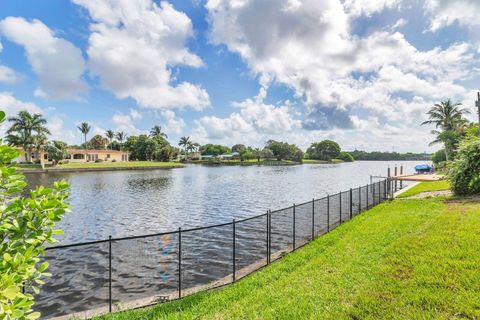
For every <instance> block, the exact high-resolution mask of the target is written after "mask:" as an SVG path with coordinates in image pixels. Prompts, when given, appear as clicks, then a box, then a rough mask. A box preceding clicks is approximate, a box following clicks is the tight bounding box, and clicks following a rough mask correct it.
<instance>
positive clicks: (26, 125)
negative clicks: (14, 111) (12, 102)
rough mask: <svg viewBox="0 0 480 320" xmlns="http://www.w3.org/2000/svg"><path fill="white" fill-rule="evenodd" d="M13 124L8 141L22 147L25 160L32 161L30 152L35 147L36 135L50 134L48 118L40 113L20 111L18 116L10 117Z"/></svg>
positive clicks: (8, 132) (8, 134) (8, 131)
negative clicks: (47, 125)
mask: <svg viewBox="0 0 480 320" xmlns="http://www.w3.org/2000/svg"><path fill="white" fill-rule="evenodd" d="M8 121H10V122H11V123H12V126H11V127H10V128H9V129H8V130H7V137H6V138H7V141H8V142H9V143H10V144H11V145H14V146H17V147H22V148H23V150H24V151H25V152H26V153H25V160H26V161H27V162H30V154H31V152H32V150H33V148H34V147H35V141H34V136H35V134H36V135H43V136H46V135H48V134H50V131H49V130H48V129H47V127H46V124H47V120H45V118H43V116H42V115H41V114H39V113H35V114H31V113H29V112H28V111H20V112H19V113H18V116H16V117H11V118H9V119H8Z"/></svg>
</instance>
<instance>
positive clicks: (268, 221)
mask: <svg viewBox="0 0 480 320" xmlns="http://www.w3.org/2000/svg"><path fill="white" fill-rule="evenodd" d="M266 258H267V264H269V263H270V261H269V260H270V211H269V210H267V256H266Z"/></svg>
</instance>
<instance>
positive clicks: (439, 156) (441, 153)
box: [432, 149, 447, 164]
mask: <svg viewBox="0 0 480 320" xmlns="http://www.w3.org/2000/svg"><path fill="white" fill-rule="evenodd" d="M432 161H433V163H434V164H438V163H440V162H444V161H447V156H446V155H445V149H440V150H438V151H437V152H435V153H434V154H433V155H432Z"/></svg>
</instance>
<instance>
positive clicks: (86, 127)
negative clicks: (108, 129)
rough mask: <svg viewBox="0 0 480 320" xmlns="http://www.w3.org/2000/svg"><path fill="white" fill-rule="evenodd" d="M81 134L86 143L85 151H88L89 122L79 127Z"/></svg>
mask: <svg viewBox="0 0 480 320" xmlns="http://www.w3.org/2000/svg"><path fill="white" fill-rule="evenodd" d="M77 128H78V130H80V132H81V133H83V138H84V142H85V150H86V149H87V134H88V133H89V132H90V129H91V127H90V125H89V124H88V123H87V122H82V123H81V124H80V125H79V126H78V127H77Z"/></svg>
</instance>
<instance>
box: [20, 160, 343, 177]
mask: <svg viewBox="0 0 480 320" xmlns="http://www.w3.org/2000/svg"><path fill="white" fill-rule="evenodd" d="M340 163H343V161H337V160H336V161H321V160H315V161H312V160H310V161H304V162H293V161H292V162H290V161H265V162H263V161H261V162H256V161H255V162H252V161H222V162H209V161H189V162H185V163H178V164H174V165H159V166H155V165H136V166H94V165H92V166H90V167H89V166H85V167H78V168H62V167H56V168H54V167H47V168H45V169H41V168H38V169H37V168H22V167H15V168H16V169H17V172H19V173H23V174H48V173H55V172H97V171H125V170H167V169H178V168H185V165H186V164H193V165H204V166H211V167H213V166H254V165H257V166H293V165H303V164H306V165H308V164H340Z"/></svg>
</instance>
